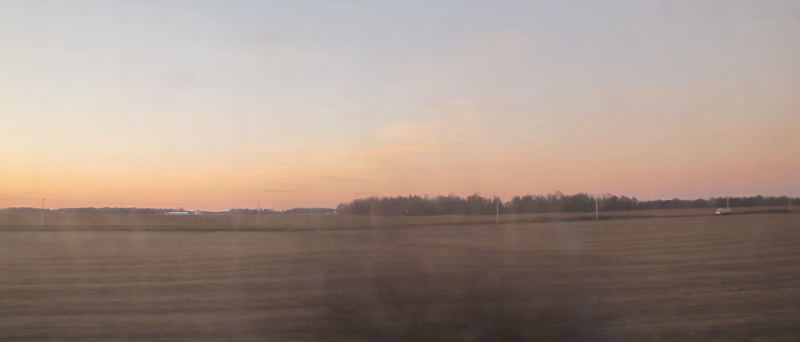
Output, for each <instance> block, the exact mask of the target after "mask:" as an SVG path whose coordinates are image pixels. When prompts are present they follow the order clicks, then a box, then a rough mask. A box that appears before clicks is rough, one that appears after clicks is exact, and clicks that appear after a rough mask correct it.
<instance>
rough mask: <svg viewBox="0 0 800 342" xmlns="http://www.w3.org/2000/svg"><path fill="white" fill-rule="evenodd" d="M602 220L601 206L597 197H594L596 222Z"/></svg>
mask: <svg viewBox="0 0 800 342" xmlns="http://www.w3.org/2000/svg"><path fill="white" fill-rule="evenodd" d="M599 219H600V206H599V205H598V203H597V196H595V197H594V220H595V221H597V220H599Z"/></svg>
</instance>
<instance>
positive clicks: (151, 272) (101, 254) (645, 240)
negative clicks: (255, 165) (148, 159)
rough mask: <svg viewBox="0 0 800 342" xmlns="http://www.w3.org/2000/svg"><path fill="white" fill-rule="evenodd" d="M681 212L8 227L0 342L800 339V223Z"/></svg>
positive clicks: (0, 251) (1, 235) (0, 239)
mask: <svg viewBox="0 0 800 342" xmlns="http://www.w3.org/2000/svg"><path fill="white" fill-rule="evenodd" d="M676 216H680V217H659V218H630V219H625V220H601V221H599V222H593V221H580V220H578V221H553V222H544V223H541V222H517V223H506V224H501V225H499V226H498V225H494V224H485V223H480V222H479V221H477V222H470V224H458V223H457V222H452V221H447V222H441V221H437V220H444V218H428V219H430V220H432V221H429V222H427V223H425V222H424V221H423V219H424V218H413V219H414V220H419V222H413V224H410V225H407V226H408V227H409V228H408V229H389V228H392V226H391V225H390V224H389V223H388V222H389V221H387V222H384V223H383V224H382V225H379V226H374V225H373V226H371V227H372V228H368V229H318V230H315V229H306V230H297V231H293V230H291V229H289V230H284V231H279V230H261V231H247V230H236V231H225V230H209V229H205V230H204V229H196V230H176V229H159V228H158V227H154V226H150V228H149V230H137V229H129V230H125V229H117V230H114V229H109V230H103V229H83V228H86V227H89V226H86V227H81V226H71V225H66V224H65V225H63V226H61V227H60V228H59V229H51V230H36V229H29V228H34V227H24V226H13V225H12V227H3V228H0V340H3V341H29V340H48V341H49V340H80V341H127V340H146V341H168V340H184V341H219V340H239V341H531V340H533V341H535V340H546V341H559V340H570V341H572V340H582V341H603V340H607V341H737V340H741V341H752V340H757V341H797V340H800V215H798V214H797V213H773V214H765V213H753V214H748V215H732V216H724V217H715V216H707V215H705V214H704V216H690V215H676ZM170 219H172V218H170ZM262 219H263V217H262ZM367 219H368V218H367ZM409 219H412V218H409ZM492 219H493V218H492ZM287 220H288V219H287ZM314 220H317V219H314ZM387 220H388V219H387ZM476 220H477V219H476ZM531 220H532V221H536V220H533V219H531ZM520 221H524V220H520ZM139 223H141V222H139ZM401 223H402V222H401ZM304 224H309V225H310V226H309V227H308V228H314V227H313V222H306V223H304ZM362 224H365V223H362ZM340 225H346V222H339V223H336V224H331V225H330V227H340ZM401 225H402V224H401ZM112 226H113V227H121V226H122V227H136V226H134V225H125V224H122V223H120V224H119V225H112ZM165 226H170V225H165ZM213 226H214V225H213V224H210V225H208V226H202V227H213ZM245 226H247V225H245ZM279 226H280V225H276V226H275V227H279ZM288 226H289V227H302V224H297V223H291V225H288ZM92 227H99V228H102V227H103V226H101V225H99V224H98V225H95V226H92ZM113 227H110V228H113ZM356 227H360V226H356ZM367 227H370V226H367ZM382 227H383V228H382ZM384 228H386V229H384Z"/></svg>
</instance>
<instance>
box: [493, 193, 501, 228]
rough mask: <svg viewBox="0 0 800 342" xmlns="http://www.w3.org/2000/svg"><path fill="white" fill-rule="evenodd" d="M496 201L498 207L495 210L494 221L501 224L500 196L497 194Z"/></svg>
mask: <svg viewBox="0 0 800 342" xmlns="http://www.w3.org/2000/svg"><path fill="white" fill-rule="evenodd" d="M494 201H495V203H497V209H496V211H495V218H494V223H495V224H500V198H499V197H497V196H495V198H494Z"/></svg>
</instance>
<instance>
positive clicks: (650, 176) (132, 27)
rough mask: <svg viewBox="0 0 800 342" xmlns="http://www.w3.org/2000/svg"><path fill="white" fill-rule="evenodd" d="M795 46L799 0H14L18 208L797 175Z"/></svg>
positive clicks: (684, 186) (12, 90) (9, 115)
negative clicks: (42, 203)
mask: <svg viewBox="0 0 800 342" xmlns="http://www.w3.org/2000/svg"><path fill="white" fill-rule="evenodd" d="M798 42H800V3H797V2H795V1H783V2H782V1H760V2H750V1H742V2H736V1H612V2H602V3H601V2H593V1H586V2H580V1H548V2H544V1H542V2H533V1H522V2H499V3H497V2H492V3H488V2H464V1H458V2H455V1H454V2H445V1H441V2H374V1H370V2H366V1H365V2H344V1H339V2H304V3H303V2H283V3H281V2H250V1H239V2H227V1H225V2H223V1H218V2H210V1H208V2H200V1H140V2H115V1H98V2H91V1H36V2H10V1H9V2H0V75H2V76H1V77H0V143H1V144H2V145H3V146H4V147H3V152H2V154H0V176H2V177H0V195H4V194H5V195H4V196H5V198H6V200H5V201H4V202H2V203H0V205H2V204H3V203H7V204H8V205H14V204H18V203H19V202H20V201H21V202H24V201H28V199H29V198H39V197H42V196H50V197H52V196H60V197H63V198H64V199H74V200H76V201H78V200H80V201H84V202H82V203H88V202H91V201H96V202H97V203H101V202H107V203H110V204H132V205H146V204H148V203H157V202H163V201H166V202H169V203H183V202H187V203H188V202H191V201H190V199H192V200H194V199H198V198H199V199H200V200H202V201H203V203H213V204H210V205H209V206H210V207H215V208H216V207H220V208H223V207H225V208H226V207H230V206H232V205H233V202H235V201H240V200H241V201H243V202H248V203H249V202H251V201H253V200H257V199H264V200H274V201H276V202H275V203H276V206H278V207H280V206H285V207H290V206H296V205H306V204H307V205H335V203H338V202H340V201H345V200H349V199H350V198H352V197H355V196H358V195H359V194H386V195H397V194H408V193H429V194H432V195H435V194H440V193H449V192H454V193H458V194H469V193H472V192H474V191H477V192H481V193H485V194H494V193H496V194H500V195H501V196H505V197H508V196H510V195H514V194H524V193H546V192H551V191H555V190H562V191H565V192H575V191H587V192H612V193H625V194H630V195H638V196H640V197H644V198H656V197H673V196H681V197H705V196H712V195H719V194H720V193H721V192H723V191H724V192H730V193H740V194H755V193H764V194H780V193H786V192H788V191H791V189H792V188H796V187H798V186H800V183H798V180H797V178H796V177H793V176H792V175H793V174H797V171H800V157H798V154H797V153H796V152H795V151H796V150H797V148H798V147H800V138H798V135H797V134H795V132H796V131H797V128H796V127H800V125H798V123H800V120H799V119H798V117H800V115H798V108H800V103H799V101H798V99H797V98H796V94H797V93H798V91H799V90H800V89H798V87H799V86H800V78H799V76H800V44H798ZM654 179H658V181H654ZM275 189H279V190H280V191H281V192H280V193H275V192H270V191H273V190H275ZM53 194H55V195H53ZM262 197H269V198H262ZM67 204H68V203H64V205H67ZM54 205H57V204H54ZM187 207H188V205H187Z"/></svg>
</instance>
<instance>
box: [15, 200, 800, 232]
mask: <svg viewBox="0 0 800 342" xmlns="http://www.w3.org/2000/svg"><path fill="white" fill-rule="evenodd" d="M733 211H734V213H735V214H736V215H746V214H756V213H788V212H791V213H800V210H798V208H797V207H795V208H793V209H789V207H787V206H781V207H741V208H733ZM713 215H714V209H712V208H688V209H661V210H626V211H601V212H600V215H599V219H600V220H615V219H630V218H645V217H685V216H713ZM594 219H595V214H594V212H553V213H536V214H503V215H500V221H501V222H502V223H528V222H554V221H587V220H594ZM480 223H486V224H494V223H495V215H437V216H355V215H322V214H264V215H261V216H260V217H258V218H257V217H256V215H255V213H252V214H249V215H248V214H239V213H229V212H222V213H211V214H203V215H186V216H170V215H164V214H109V213H103V212H95V213H83V212H70V211H64V212H60V211H57V210H52V211H46V212H45V215H44V225H43V227H42V217H41V215H40V212H39V211H38V210H28V211H25V212H18V211H14V210H0V229H2V228H7V230H8V228H10V229H19V228H22V229H31V228H39V229H41V228H44V229H45V230H60V229H64V228H67V229H69V230H76V229H103V230H148V229H152V230H169V229H185V230H192V231H193V230H287V231H288V230H290V231H302V230H320V229H364V228H408V227H419V226H429V225H462V224H480Z"/></svg>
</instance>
